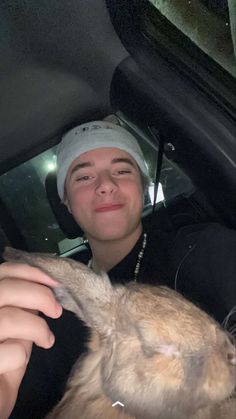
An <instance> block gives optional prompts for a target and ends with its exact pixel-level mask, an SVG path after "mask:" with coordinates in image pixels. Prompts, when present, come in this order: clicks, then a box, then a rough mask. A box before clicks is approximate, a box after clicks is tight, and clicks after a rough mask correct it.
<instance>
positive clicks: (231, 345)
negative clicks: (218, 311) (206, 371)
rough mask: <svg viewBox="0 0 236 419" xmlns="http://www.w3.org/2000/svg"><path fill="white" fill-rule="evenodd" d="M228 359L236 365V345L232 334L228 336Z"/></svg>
mask: <svg viewBox="0 0 236 419" xmlns="http://www.w3.org/2000/svg"><path fill="white" fill-rule="evenodd" d="M226 339H227V346H226V348H227V359H228V361H229V363H230V364H232V365H236V346H235V342H234V339H233V337H232V336H227V338H226Z"/></svg>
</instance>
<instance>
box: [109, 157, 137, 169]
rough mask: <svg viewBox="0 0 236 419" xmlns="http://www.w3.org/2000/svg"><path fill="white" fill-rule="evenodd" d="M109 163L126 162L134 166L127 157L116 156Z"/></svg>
mask: <svg viewBox="0 0 236 419" xmlns="http://www.w3.org/2000/svg"><path fill="white" fill-rule="evenodd" d="M111 163H128V164H130V165H131V166H133V167H135V165H134V163H133V162H132V160H131V159H129V158H128V157H116V158H115V159H112V161H111Z"/></svg>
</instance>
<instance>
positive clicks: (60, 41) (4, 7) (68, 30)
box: [0, 0, 128, 173]
mask: <svg viewBox="0 0 236 419" xmlns="http://www.w3.org/2000/svg"><path fill="white" fill-rule="evenodd" d="M0 16H1V25H0V46H1V47H0V48H1V62H0V91H1V95H0V126H1V131H0V173H3V172H4V171H6V170H8V169H9V168H11V167H13V166H14V165H16V164H18V163H19V162H20V161H23V160H24V159H26V158H29V157H30V154H31V155H34V154H36V153H37V152H39V151H42V150H43V149H45V148H47V147H48V146H49V145H52V144H53V143H56V142H57V141H58V136H59V135H61V134H62V132H63V131H64V130H65V129H66V128H67V127H69V126H71V125H72V124H74V123H76V122H77V121H83V120H86V119H92V118H97V117H98V118H99V117H101V116H104V114H106V113H108V112H109V110H110V97H109V93H110V84H111V80H112V75H113V73H114V70H115V68H116V67H117V65H118V64H119V63H120V62H121V61H122V60H123V59H124V58H126V57H127V55H128V53H127V51H126V50H125V48H124V47H123V46H122V44H121V42H120V40H119V38H118V37H117V35H116V33H115V31H114V28H113V26H112V24H111V21H110V17H109V13H108V11H107V8H106V4H105V1H103V0H96V1H94V0H80V1H78V0H66V1H65V0H60V2H58V1H56V0H41V1H40V2H36V1H33V0H24V1H22V0H11V1H2V2H1V3H0Z"/></svg>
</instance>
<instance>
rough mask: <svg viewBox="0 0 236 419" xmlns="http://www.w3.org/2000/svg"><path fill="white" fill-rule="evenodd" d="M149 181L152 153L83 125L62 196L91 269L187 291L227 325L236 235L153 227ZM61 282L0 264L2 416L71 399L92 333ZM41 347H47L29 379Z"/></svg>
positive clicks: (64, 171) (68, 158)
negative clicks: (62, 296) (68, 386)
mask: <svg viewBox="0 0 236 419" xmlns="http://www.w3.org/2000/svg"><path fill="white" fill-rule="evenodd" d="M147 184H148V173H147V168H146V165H145V163H144V159H143V155H142V152H141V150H140V148H139V146H138V144H137V142H136V140H135V139H134V137H133V136H132V135H131V134H129V133H128V132H127V131H126V130H124V129H123V128H121V127H119V126H116V125H114V124H111V123H109V122H105V121H95V122H91V123H88V124H83V125H81V126H79V127H76V128H74V129H73V130H71V131H70V132H69V133H67V134H66V135H65V137H64V138H63V141H62V143H61V144H60V146H59V148H58V177H57V186H58V193H59V196H60V198H61V199H62V201H63V202H64V203H65V205H66V206H67V208H68V210H69V211H70V212H71V213H72V215H73V217H74V218H75V220H76V221H77V222H78V224H79V225H80V226H81V228H82V229H83V230H84V232H85V235H86V237H87V239H88V241H89V245H90V248H91V253H92V258H91V259H90V261H89V258H88V260H87V261H86V262H88V263H89V264H90V266H91V268H92V269H93V270H94V271H96V272H99V271H100V270H105V271H107V272H108V275H109V277H110V279H111V281H112V282H124V283H125V282H128V281H140V282H147V283H154V284H166V285H169V286H171V287H175V286H177V290H179V291H180V292H183V293H184V294H185V295H186V296H187V297H189V298H191V299H193V300H194V301H195V302H197V303H198V304H200V305H201V306H202V307H203V308H205V309H206V310H208V311H209V312H210V313H211V314H212V315H214V316H215V317H216V318H217V319H218V320H223V318H224V317H225V316H226V314H228V312H229V311H230V309H231V308H232V307H233V306H234V305H235V300H236V292H235V277H234V274H235V271H236V269H235V268H236V267H235V258H234V252H235V248H236V234H235V231H232V230H229V229H226V228H223V227H221V226H219V225H215V224H209V225H204V226H202V225H195V226H188V227H185V228H183V229H180V230H179V231H175V230H173V231H170V232H169V231H165V229H163V228H156V229H154V224H152V225H151V228H150V226H148V225H147V226H145V223H144V225H143V224H142V222H141V214H142V208H143V201H144V192H145V189H146V186H147ZM151 230H152V231H151ZM219 255H221V258H220V257H219ZM221 260H222V262H221ZM223 279H224V280H225V283H224V282H223ZM54 285H55V281H53V279H51V278H49V277H47V276H46V275H45V274H44V273H42V272H41V271H39V270H37V269H35V268H32V267H30V266H27V265H20V266H19V265H16V264H10V263H4V264H2V265H1V266H0V417H1V418H7V417H9V415H10V412H11V411H12V409H13V407H14V405H15V401H16V398H17V396H18V401H17V403H16V406H15V409H14V410H13V412H12V415H11V416H10V417H11V418H12V419H14V418H22V417H27V419H30V418H32V419H37V418H41V417H43V416H44V415H45V414H46V413H47V411H48V410H49V409H51V407H52V406H53V405H54V404H55V403H56V402H57V400H58V399H59V398H60V397H61V395H62V393H63V391H64V386H65V383H66V380H67V378H68V375H69V372H70V369H71V367H72V365H73V363H74V362H75V360H76V359H77V357H78V356H79V355H80V354H81V353H82V352H83V351H84V350H85V346H84V345H85V342H86V339H87V336H88V330H87V329H86V328H85V326H83V324H82V323H81V322H80V321H79V320H78V319H76V318H75V317H74V316H73V315H72V313H70V312H67V311H65V310H64V311H63V314H62V315H61V313H62V308H61V307H60V305H59V304H58V303H57V302H56V300H55V298H54V296H53V293H52V291H51V290H50V288H49V287H53V286H54ZM38 311H39V312H40V313H41V315H40V316H38V315H37V312H38ZM45 316H47V319H46V318H45ZM53 319H57V320H53ZM46 320H47V321H46ZM51 330H52V332H53V333H52V332H51ZM55 337H56V341H55V344H54V340H55ZM32 342H34V343H35V344H36V345H37V346H34V347H33V352H32V356H31V359H30V363H29V365H28V367H27V372H26V374H25V371H26V366H27V363H28V361H29V358H30V354H31V349H32ZM53 344H54V345H53ZM41 348H46V349H48V348H51V349H49V350H46V351H45V349H41ZM23 377H24V380H23V383H22V385H21V386H20V384H21V381H22V378H23ZM19 387H20V390H19Z"/></svg>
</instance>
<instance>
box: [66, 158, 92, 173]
mask: <svg viewBox="0 0 236 419" xmlns="http://www.w3.org/2000/svg"><path fill="white" fill-rule="evenodd" d="M92 166H94V164H93V163H91V162H89V161H85V162H83V163H78V164H76V165H75V167H73V169H72V170H71V172H70V176H72V175H73V173H75V172H77V170H79V169H83V168H84V167H92Z"/></svg>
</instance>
